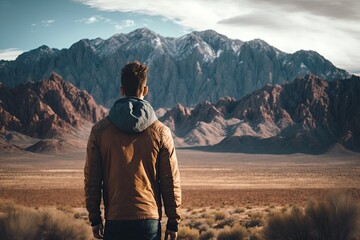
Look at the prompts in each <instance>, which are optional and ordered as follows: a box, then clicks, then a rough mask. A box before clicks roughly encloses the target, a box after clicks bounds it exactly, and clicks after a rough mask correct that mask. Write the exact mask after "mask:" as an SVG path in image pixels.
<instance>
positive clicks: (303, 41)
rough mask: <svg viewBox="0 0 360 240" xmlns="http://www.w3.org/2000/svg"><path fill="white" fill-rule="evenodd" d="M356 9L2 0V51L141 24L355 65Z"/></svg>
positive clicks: (342, 3) (11, 54)
mask: <svg viewBox="0 0 360 240" xmlns="http://www.w3.org/2000/svg"><path fill="white" fill-rule="evenodd" d="M359 9H360V1H358V0H312V1H308V0H292V1H288V0H274V1H267V0H182V1H174V0H157V1H148V0H132V1H124V0H31V1H27V0H23V1H21V0H0V32H1V38H0V59H8V60H10V59H15V58H16V57H17V56H18V55H19V54H21V53H22V52H24V51H29V50H31V49H34V48H37V47H39V46H41V45H48V46H49V47H52V48H58V49H61V48H69V47H70V46H71V45H72V44H73V43H75V42H77V41H78V40H80V39H83V38H90V39H93V38H96V37H101V38H103V39H106V38H109V37H111V36H112V35H114V34H116V33H128V32H130V31H132V30H134V29H137V28H141V27H147V28H149V29H151V30H153V31H154V32H156V33H159V34H161V35H163V36H169V37H179V36H182V35H184V34H186V33H189V32H190V31H193V30H196V31H203V30H206V29H213V30H215V31H217V32H219V33H221V34H224V35H226V36H228V37H230V38H233V39H240V40H243V41H248V40H251V39H255V38H260V39H263V40H265V41H266V42H268V43H269V44H271V45H273V46H275V47H277V48H278V49H280V50H282V51H285V52H288V53H292V52H295V51H297V50H300V49H305V50H315V51H317V52H319V53H320V54H321V55H323V56H324V57H325V58H327V59H329V60H330V61H331V62H333V63H334V64H335V65H336V66H337V67H340V68H344V69H346V70H348V71H349V72H351V73H360V64H359V63H360V28H359V26H360V11H359Z"/></svg>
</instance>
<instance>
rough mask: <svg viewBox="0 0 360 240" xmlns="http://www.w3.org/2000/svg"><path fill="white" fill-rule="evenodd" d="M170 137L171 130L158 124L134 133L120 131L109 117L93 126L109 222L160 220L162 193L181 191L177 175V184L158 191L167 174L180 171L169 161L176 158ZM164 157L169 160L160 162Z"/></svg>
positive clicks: (174, 203)
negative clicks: (99, 157) (161, 180)
mask: <svg viewBox="0 0 360 240" xmlns="http://www.w3.org/2000/svg"><path fill="white" fill-rule="evenodd" d="M168 134H171V133H170V132H169V129H168V128H167V127H165V126H164V125H163V124H162V123H160V122H159V121H155V122H154V123H153V124H152V125H150V126H149V127H148V128H147V129H146V130H145V131H143V132H141V133H134V134H128V133H125V132H123V131H121V130H119V129H118V128H117V127H116V126H115V125H114V124H112V123H111V121H110V120H109V118H105V119H103V120H101V121H100V122H98V123H97V124H96V125H94V127H93V132H92V135H93V136H92V138H94V140H95V141H96V143H95V146H96V148H98V150H99V154H100V155H101V159H102V161H101V171H98V172H97V174H101V175H102V178H103V197H104V205H105V208H106V212H105V214H106V215H105V218H106V219H108V220H139V219H158V218H159V217H160V216H161V212H159V211H161V196H160V193H162V194H166V193H169V194H172V195H174V193H171V192H172V191H180V189H176V186H177V183H176V181H179V174H178V172H173V174H172V175H174V176H176V178H175V179H174V180H175V185H174V183H173V184H171V185H169V186H162V188H163V189H162V191H161V192H160V189H159V188H160V186H161V185H160V184H159V183H160V179H161V177H163V178H164V177H167V176H166V175H167V174H168V173H170V172H172V171H173V170H175V169H177V166H175V167H173V168H172V167H171V162H174V164H176V159H173V160H172V161H169V160H168V159H171V158H176V156H175V155H173V153H171V152H169V150H170V151H171V149H172V148H173V146H172V145H173V143H172V142H171V141H170V139H169V137H168ZM161 155H163V156H164V155H166V156H168V158H167V160H165V161H161V160H163V158H161ZM158 160H159V161H158ZM98 169H100V168H98ZM161 171H162V172H161ZM162 174H163V175H164V176H162ZM93 176H94V175H93ZM172 181H173V180H171V182H172ZM165 182H166V181H165ZM171 182H169V184H170V183H171ZM166 188H168V189H166ZM175 195H177V194H175ZM169 197H171V196H169ZM179 201H180V199H175V198H174V202H173V203H172V204H171V203H169V204H171V205H173V206H172V207H174V208H176V206H177V205H179V204H180V202H179Z"/></svg>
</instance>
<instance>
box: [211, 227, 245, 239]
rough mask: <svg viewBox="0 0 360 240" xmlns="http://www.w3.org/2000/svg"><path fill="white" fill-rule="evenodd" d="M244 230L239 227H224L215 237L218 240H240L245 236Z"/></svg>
mask: <svg viewBox="0 0 360 240" xmlns="http://www.w3.org/2000/svg"><path fill="white" fill-rule="evenodd" d="M246 234H247V233H246V230H245V229H244V228H243V227H242V226H240V225H235V226H234V227H232V228H230V227H228V226H227V227H225V228H224V229H222V230H220V231H219V233H218V236H217V239H218V240H242V239H244V238H245V236H246Z"/></svg>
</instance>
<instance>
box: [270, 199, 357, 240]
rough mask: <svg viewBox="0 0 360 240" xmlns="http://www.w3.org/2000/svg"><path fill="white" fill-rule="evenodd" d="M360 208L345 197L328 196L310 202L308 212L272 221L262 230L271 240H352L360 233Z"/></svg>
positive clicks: (292, 213)
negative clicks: (320, 200) (322, 199)
mask: <svg viewBox="0 0 360 240" xmlns="http://www.w3.org/2000/svg"><path fill="white" fill-rule="evenodd" d="M359 218H360V212H359V205H358V204H357V203H356V201H355V200H354V199H352V198H351V197H349V196H347V195H344V194H339V193H338V194H332V195H328V196H327V197H326V198H325V200H324V201H322V202H317V203H316V202H310V203H309V205H308V206H307V208H306V210H305V211H302V210H300V209H297V208H295V209H293V210H292V211H291V213H288V214H283V215H280V214H277V215H275V216H273V217H271V218H270V219H269V220H268V222H267V225H266V226H265V228H264V230H263V234H264V237H265V239H268V240H273V239H274V240H275V239H276V240H283V239H284V240H285V239H294V240H307V239H311V240H350V239H353V238H354V237H355V235H356V234H357V232H358V231H359V226H360V224H359Z"/></svg>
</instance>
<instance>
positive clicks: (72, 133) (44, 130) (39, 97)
mask: <svg viewBox="0 0 360 240" xmlns="http://www.w3.org/2000/svg"><path fill="white" fill-rule="evenodd" d="M105 115H106V109H104V108H103V107H101V106H98V105H97V104H96V103H95V101H94V99H93V97H92V96H91V95H90V94H88V93H87V92H86V91H83V90H79V89H78V88H76V87H74V86H73V85H72V84H71V83H68V82H66V81H64V80H63V79H62V78H61V76H59V75H57V74H56V73H53V74H52V75H51V76H50V77H49V79H46V80H42V81H39V82H27V83H26V84H20V85H18V86H16V87H15V88H7V87H6V86H4V85H3V84H0V149H1V150H2V151H7V152H14V151H22V150H26V151H31V152H48V151H50V152H57V151H68V150H71V149H74V148H75V147H78V146H83V145H84V142H85V141H86V140H85V138H86V137H87V136H88V134H89V126H90V125H91V124H93V123H95V122H97V121H98V120H100V119H101V118H103V117H104V116H105Z"/></svg>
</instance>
